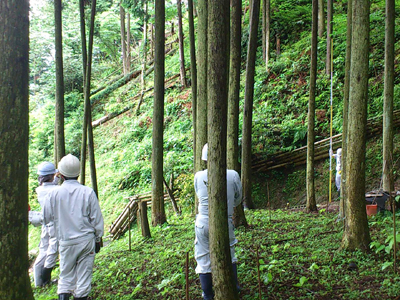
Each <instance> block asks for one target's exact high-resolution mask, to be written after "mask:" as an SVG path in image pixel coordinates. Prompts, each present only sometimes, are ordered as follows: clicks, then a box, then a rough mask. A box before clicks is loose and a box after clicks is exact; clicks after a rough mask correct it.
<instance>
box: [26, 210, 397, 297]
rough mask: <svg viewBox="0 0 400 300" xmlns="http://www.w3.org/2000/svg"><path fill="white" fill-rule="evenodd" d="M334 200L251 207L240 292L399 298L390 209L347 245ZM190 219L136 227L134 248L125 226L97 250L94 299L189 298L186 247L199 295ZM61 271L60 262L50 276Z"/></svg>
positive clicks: (42, 293) (242, 239) (40, 293)
mask: <svg viewBox="0 0 400 300" xmlns="http://www.w3.org/2000/svg"><path fill="white" fill-rule="evenodd" d="M337 206H338V205H337V203H331V204H330V205H329V209H328V211H327V210H326V207H322V206H321V207H320V208H319V211H318V212H315V213H304V212H303V211H301V210H300V209H293V210H291V209H288V210H271V211H269V210H265V209H260V210H251V211H250V210H247V211H246V218H247V220H248V223H249V225H250V226H249V227H248V228H244V227H240V228H237V229H236V236H237V239H238V241H239V243H238V244H237V246H236V255H237V257H238V259H239V263H238V277H239V282H240V285H241V287H242V290H241V292H240V299H255V300H257V299H400V296H399V295H400V276H399V275H398V274H394V268H393V250H391V248H392V244H393V229H392V217H391V214H390V213H389V212H386V214H381V215H377V216H373V217H369V218H368V221H369V227H370V234H371V239H372V243H371V249H370V251H368V252H361V251H356V252H347V251H343V250H341V249H340V243H341V239H342V235H343V222H342V221H340V220H338V213H337V209H336V208H337ZM193 226H194V217H193V216H188V215H186V216H180V217H177V216H174V215H172V213H171V214H169V219H168V224H165V225H164V226H161V227H152V229H151V230H152V238H150V239H144V238H142V237H141V235H140V233H139V231H138V230H137V228H136V227H135V228H133V230H132V234H131V242H132V245H131V251H129V238H128V234H125V236H123V237H122V238H120V239H119V240H117V241H114V242H111V243H109V244H108V245H107V246H106V247H104V248H103V249H102V250H101V251H100V253H99V254H98V255H97V256H96V261H95V268H94V274H93V280H92V292H91V294H90V297H89V299H96V300H97V299H99V300H100V299H148V300H152V299H186V298H185V297H186V296H185V286H186V281H185V262H186V253H188V254H189V273H188V276H189V299H192V300H200V299H201V288H200V282H199V279H198V276H197V275H196V274H195V271H194V269H195V265H196V263H195V260H194V258H193V242H194V230H193ZM398 238H399V237H398ZM257 261H258V262H259V267H257ZM258 270H259V272H260V273H259V274H260V275H259V277H258ZM398 271H399V270H398V268H397V273H398ZM57 273H58V268H57V269H56V272H53V278H55V277H56V276H57ZM259 278H260V279H259ZM259 291H261V294H260V292H259ZM34 293H35V299H37V300H50V299H55V298H56V296H57V287H56V285H55V284H53V285H50V286H47V287H45V288H35V289H34Z"/></svg>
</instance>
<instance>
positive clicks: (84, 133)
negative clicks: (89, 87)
mask: <svg viewBox="0 0 400 300" xmlns="http://www.w3.org/2000/svg"><path fill="white" fill-rule="evenodd" d="M79 21H80V30H81V47H82V73H83V93H84V97H86V91H85V88H86V66H87V49H86V25H85V3H84V0H79ZM84 101H85V105H84V107H85V108H84V110H85V112H84V114H83V127H82V143H81V171H80V178H79V181H80V183H81V184H85V180H86V145H87V130H86V128H87V122H88V120H87V113H86V99H85V100H84ZM89 104H90V99H89Z"/></svg>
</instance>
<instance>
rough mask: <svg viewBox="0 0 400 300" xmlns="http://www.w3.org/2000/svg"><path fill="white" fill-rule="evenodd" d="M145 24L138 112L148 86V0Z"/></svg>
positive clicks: (145, 9)
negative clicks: (146, 79)
mask: <svg viewBox="0 0 400 300" xmlns="http://www.w3.org/2000/svg"><path fill="white" fill-rule="evenodd" d="M144 11H145V13H144V24H143V43H142V44H143V47H142V53H143V63H142V74H141V78H140V81H141V86H142V91H141V93H140V99H139V104H138V106H137V109H136V113H139V109H140V105H141V103H142V102H143V97H144V90H145V86H146V81H145V78H146V64H147V18H148V16H147V0H146V1H145V3H144Z"/></svg>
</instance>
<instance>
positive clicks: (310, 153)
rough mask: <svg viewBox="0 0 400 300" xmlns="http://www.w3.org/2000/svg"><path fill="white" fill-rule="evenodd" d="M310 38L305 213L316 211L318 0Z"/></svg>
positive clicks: (313, 7) (314, 7)
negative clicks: (315, 128)
mask: <svg viewBox="0 0 400 300" xmlns="http://www.w3.org/2000/svg"><path fill="white" fill-rule="evenodd" d="M311 31H312V38H311V68H310V96H309V100H308V116H307V120H308V122H307V173H306V175H307V176H306V185H307V206H306V208H307V211H308V212H311V211H317V202H316V200H315V185H314V172H315V170H314V142H315V132H314V127H315V85H316V81H317V49H318V0H313V1H312V29H311Z"/></svg>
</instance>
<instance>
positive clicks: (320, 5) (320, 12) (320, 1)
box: [318, 0, 325, 38]
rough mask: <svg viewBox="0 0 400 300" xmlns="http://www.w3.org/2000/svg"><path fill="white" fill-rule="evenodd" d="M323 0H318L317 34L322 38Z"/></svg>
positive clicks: (323, 28) (323, 25) (323, 30)
mask: <svg viewBox="0 0 400 300" xmlns="http://www.w3.org/2000/svg"><path fill="white" fill-rule="evenodd" d="M324 3H325V1H324V0H318V36H319V37H320V38H322V37H323V36H324V32H325V11H324V6H325V5H324Z"/></svg>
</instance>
